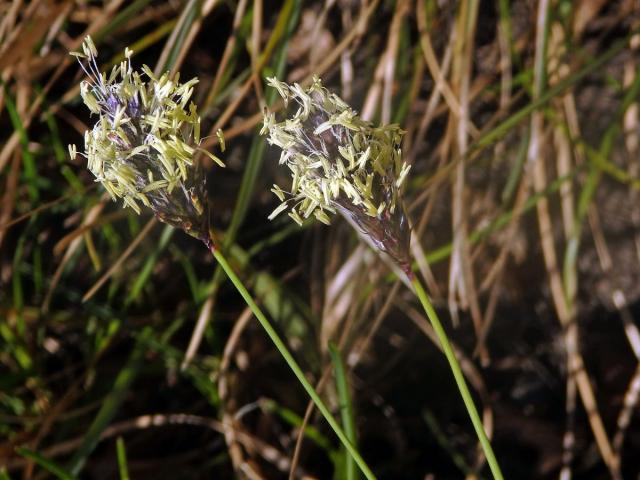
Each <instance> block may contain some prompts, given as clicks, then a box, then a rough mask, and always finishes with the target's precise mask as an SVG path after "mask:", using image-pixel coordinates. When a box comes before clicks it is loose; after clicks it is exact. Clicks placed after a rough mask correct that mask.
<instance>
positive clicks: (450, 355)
mask: <svg viewBox="0 0 640 480" xmlns="http://www.w3.org/2000/svg"><path fill="white" fill-rule="evenodd" d="M411 284H412V285H413V288H414V291H415V293H416V296H417V297H418V299H419V300H420V303H421V304H422V307H423V308H424V311H425V313H426V314H427V317H428V318H429V321H430V322H431V326H432V327H433V329H434V330H435V332H436V335H437V336H438V340H439V342H440V346H441V347H442V351H443V352H444V355H445V357H447V361H448V362H449V366H450V367H451V372H452V373H453V378H454V379H455V381H456V385H458V390H460V396H461V397H462V401H463V402H464V405H465V407H466V409H467V412H468V413H469V417H471V423H472V424H473V428H474V429H475V431H476V435H477V436H478V440H480V445H481V446H482V450H483V452H484V455H485V457H486V458H487V462H488V463H489V468H490V469H491V473H492V474H493V478H494V479H495V480H504V477H503V476H502V471H501V470H500V465H499V464H498V460H497V459H496V456H495V454H494V453H493V448H491V442H489V438H488V437H487V434H486V433H485V431H484V427H483V425H482V420H481V419H480V415H479V414H478V410H477V409H476V406H475V404H474V403H473V398H472V397H471V392H469V387H468V386H467V382H466V380H465V379H464V375H463V373H462V369H461V368H460V364H459V363H458V359H457V358H456V356H455V353H454V352H453V348H452V347H451V344H450V343H449V338H448V337H447V333H446V332H445V330H444V328H443V327H442V323H441V322H440V319H439V318H438V314H437V313H436V311H435V309H434V308H433V305H432V304H431V301H430V300H429V296H428V295H427V292H425V290H424V288H423V286H422V282H421V281H420V280H419V278H418V277H417V276H415V275H411Z"/></svg>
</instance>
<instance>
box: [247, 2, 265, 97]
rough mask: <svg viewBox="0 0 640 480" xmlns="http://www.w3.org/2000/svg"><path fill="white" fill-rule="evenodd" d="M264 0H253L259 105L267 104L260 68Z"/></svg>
mask: <svg viewBox="0 0 640 480" xmlns="http://www.w3.org/2000/svg"><path fill="white" fill-rule="evenodd" d="M262 11H263V4H262V0H253V15H252V16H251V23H252V25H251V52H250V53H251V69H252V71H253V73H254V74H255V75H252V76H251V78H253V88H254V90H255V92H256V97H257V99H258V105H261V106H266V102H265V100H264V91H263V88H262V80H261V79H260V69H259V68H258V65H259V60H260V39H261V38H262V21H263V18H262Z"/></svg>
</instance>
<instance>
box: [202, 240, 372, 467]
mask: <svg viewBox="0 0 640 480" xmlns="http://www.w3.org/2000/svg"><path fill="white" fill-rule="evenodd" d="M211 253H212V254H213V256H214V258H215V259H216V261H217V262H218V263H219V264H220V266H221V267H222V269H223V270H224V272H225V273H226V274H227V276H228V277H229V280H231V283H233V285H234V286H235V287H236V289H237V290H238V292H239V293H240V295H242V298H244V301H245V302H246V304H247V305H248V306H249V308H250V309H251V311H252V312H253V314H254V315H255V316H256V318H257V319H258V321H259V322H260V325H262V327H263V328H264V330H265V331H266V332H267V335H268V336H269V338H270V339H271V341H272V342H273V343H274V345H275V346H276V348H277V349H278V351H279V352H280V354H281V355H282V358H284V360H285V362H287V365H289V367H290V368H291V370H293V373H294V374H295V376H296V377H297V378H298V380H299V381H300V383H301V384H302V386H303V387H304V389H305V390H306V391H307V394H308V395H309V397H310V398H311V400H313V403H315V404H316V406H317V407H318V410H320V413H321V414H322V416H323V417H324V418H325V420H326V421H327V423H329V426H330V427H331V428H332V429H333V431H334V432H335V434H336V435H337V437H338V438H339V439H340V441H341V442H342V444H343V445H344V446H345V448H346V449H347V451H348V452H349V454H350V455H351V457H353V459H354V460H355V462H356V463H357V464H358V467H360V470H362V473H363V474H364V476H365V477H367V479H368V480H375V478H376V477H375V475H374V474H373V472H372V471H371V470H370V469H369V467H368V466H367V464H366V462H365V461H364V459H363V458H362V456H361V455H360V453H359V452H358V450H357V449H356V448H355V447H354V446H353V444H352V443H351V442H350V441H349V439H348V438H347V435H346V434H345V433H344V431H343V430H342V428H341V427H340V425H339V424H338V422H337V421H336V420H335V419H334V418H333V415H331V412H330V411H329V409H328V408H327V406H326V405H325V404H324V402H323V401H322V399H321V398H320V396H319V395H318V393H317V392H316V391H315V390H314V388H313V386H312V385H311V383H309V381H308V380H307V378H306V377H305V376H304V373H303V372H302V369H301V368H300V366H299V365H298V363H297V362H296V361H295V359H294V358H293V355H291V353H290V352H289V349H288V348H287V346H286V345H285V344H284V342H283V341H282V340H281V339H280V336H279V335H278V333H277V332H276V331H275V329H274V328H273V326H271V323H270V322H269V320H268V319H267V317H266V316H265V315H264V313H262V310H260V307H258V305H257V304H256V302H255V301H254V300H253V297H252V296H251V294H250V293H249V291H248V290H247V289H246V288H245V286H244V284H243V283H242V281H241V280H240V279H239V278H238V276H237V275H236V274H235V272H234V271H233V269H232V268H231V266H230V265H229V263H228V262H227V260H226V258H225V257H224V255H222V253H220V251H219V250H217V249H216V248H211Z"/></svg>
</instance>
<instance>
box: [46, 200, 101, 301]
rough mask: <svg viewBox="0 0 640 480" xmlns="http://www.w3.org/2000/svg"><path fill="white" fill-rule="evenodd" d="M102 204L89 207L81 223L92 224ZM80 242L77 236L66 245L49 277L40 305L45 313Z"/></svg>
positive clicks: (98, 214)
mask: <svg viewBox="0 0 640 480" xmlns="http://www.w3.org/2000/svg"><path fill="white" fill-rule="evenodd" d="M104 206H105V200H104V199H103V201H101V202H100V203H97V204H95V205H94V206H93V207H91V209H90V210H89V212H88V213H87V215H86V217H85V219H84V220H83V224H93V223H94V222H95V221H96V219H98V217H99V216H100V213H101V212H102V209H103V208H104ZM81 244H82V238H80V237H79V236H77V237H75V238H74V239H73V240H72V241H71V242H70V243H69V245H68V246H67V250H66V252H65V254H64V257H62V260H61V261H60V264H59V265H58V267H57V268H56V271H55V273H54V274H53V277H52V278H51V283H50V284H49V290H48V291H47V294H46V295H45V297H44V300H43V302H42V306H41V307H40V309H41V310H42V312H43V313H47V312H48V311H49V305H50V303H51V298H52V297H53V292H54V291H55V289H56V287H57V286H58V282H59V281H60V278H61V277H62V272H63V271H64V268H65V267H66V265H67V263H68V262H69V260H71V258H72V257H73V254H74V253H75V252H76V251H77V250H78V248H79V247H80V245H81Z"/></svg>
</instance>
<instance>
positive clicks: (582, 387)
mask: <svg viewBox="0 0 640 480" xmlns="http://www.w3.org/2000/svg"><path fill="white" fill-rule="evenodd" d="M548 14H549V1H548V0H541V1H540V3H539V4H538V17H537V26H536V51H535V58H536V60H535V67H534V85H535V86H534V98H537V97H538V96H539V95H540V94H541V92H542V90H543V79H544V75H545V72H544V69H545V64H546V62H545V50H546V49H545V43H546V31H547V28H546V25H547V22H548V17H549V15H548ZM544 145H545V134H544V130H543V113H542V112H541V111H535V112H533V113H532V114H531V140H530V143H529V151H528V153H527V161H528V164H529V165H531V167H532V169H533V183H534V187H535V190H536V192H537V193H540V192H542V191H544V189H545V188H546V186H547V174H546V167H545V162H544V159H545V155H544V154H543V151H544ZM536 211H537V215H538V224H539V227H540V240H541V246H542V252H543V257H544V262H545V267H546V270H547V275H548V276H549V282H550V289H551V295H552V298H553V301H554V305H555V308H556V312H557V314H558V318H559V320H560V323H561V324H562V326H563V328H564V340H565V348H566V352H567V361H568V365H569V376H570V377H571V378H573V379H574V381H575V382H576V383H577V386H578V392H579V393H580V397H581V399H582V403H583V404H584V407H585V410H586V411H587V414H588V418H589V423H590V425H591V429H592V431H593V434H594V437H595V439H596V444H597V446H598V449H599V451H600V455H601V456H602V458H603V460H604V462H605V464H606V465H607V467H608V468H609V471H610V473H611V475H612V476H613V477H614V478H619V475H620V473H619V464H618V463H619V462H618V458H617V457H616V455H615V454H614V452H613V449H612V447H611V443H610V442H609V438H608V436H607V433H606V430H605V428H604V424H603V422H602V418H601V417H600V414H599V413H598V405H597V402H596V399H595V395H594V393H593V389H592V387H591V382H590V380H589V377H588V375H587V373H586V369H585V365H584V361H583V359H582V355H581V354H580V351H579V347H578V325H577V321H576V315H575V311H574V310H573V309H572V308H571V307H570V306H569V305H567V301H566V298H565V293H564V288H563V284H562V279H561V276H560V270H559V266H558V260H557V257H556V252H555V245H554V238H553V223H552V220H551V215H550V212H549V200H548V199H547V197H545V196H543V197H541V199H540V201H538V202H537V204H536Z"/></svg>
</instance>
